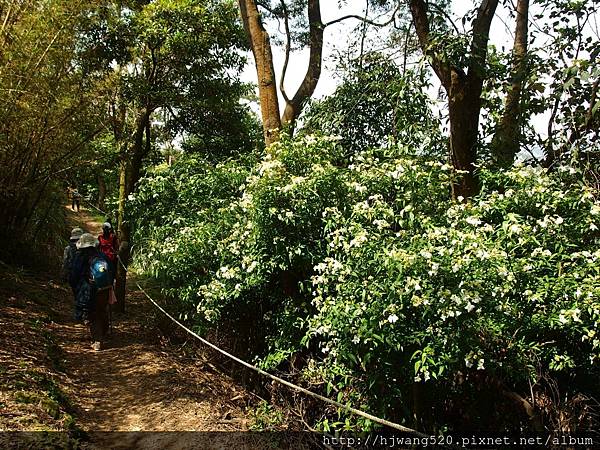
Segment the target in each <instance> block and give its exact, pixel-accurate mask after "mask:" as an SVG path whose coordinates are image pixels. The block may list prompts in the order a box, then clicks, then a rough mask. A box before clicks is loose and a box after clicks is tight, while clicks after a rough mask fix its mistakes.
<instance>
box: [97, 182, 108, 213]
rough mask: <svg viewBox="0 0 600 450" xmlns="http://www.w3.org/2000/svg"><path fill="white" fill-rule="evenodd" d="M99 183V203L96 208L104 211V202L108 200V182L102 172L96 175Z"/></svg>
mask: <svg viewBox="0 0 600 450" xmlns="http://www.w3.org/2000/svg"><path fill="white" fill-rule="evenodd" d="M96 180H97V181H98V202H97V204H96V206H97V207H98V209H99V210H101V211H104V206H105V205H104V201H105V199H106V181H105V180H104V177H103V176H102V174H101V173H100V172H98V175H96Z"/></svg>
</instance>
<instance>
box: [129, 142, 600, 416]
mask: <svg viewBox="0 0 600 450" xmlns="http://www.w3.org/2000/svg"><path fill="white" fill-rule="evenodd" d="M579 176H580V174H579V173H578V172H577V170H576V169H573V168H569V167H563V168H560V169H559V170H558V171H557V172H556V173H548V172H547V171H546V170H544V169H540V168H534V167H518V168H515V169H512V170H508V171H500V172H487V171H485V170H482V172H481V179H482V182H483V188H482V191H481V194H480V195H479V196H478V197H477V198H475V199H472V200H471V201H465V200H464V199H460V198H459V199H458V201H457V202H454V201H452V200H451V198H450V193H449V185H450V182H451V180H452V177H453V173H452V171H451V167H450V166H449V165H447V164H444V163H441V162H439V161H435V160H428V159H426V158H423V157H415V156H412V155H410V154H409V152H408V151H407V150H406V149H404V148H402V147H391V148H383V149H374V150H368V151H365V152H362V153H358V154H356V155H354V156H352V157H351V158H349V159H345V157H344V155H343V153H342V150H341V149H340V147H339V146H338V144H337V142H336V139H335V138H327V137H321V138H316V137H313V136H306V137H303V138H301V139H298V140H290V139H284V140H282V141H281V142H279V143H277V144H275V145H273V146H272V147H270V148H269V149H268V152H267V153H266V154H265V156H264V157H263V158H262V160H261V161H259V162H257V163H256V164H252V161H244V162H242V161H230V162H228V163H225V164H220V165H217V166H210V165H208V164H199V163H198V162H197V161H193V160H192V162H190V161H188V160H183V161H181V162H178V163H177V164H176V165H175V166H174V167H173V168H170V169H161V170H157V172H156V173H155V174H153V175H152V176H151V177H149V178H148V179H146V180H144V182H143V183H142V185H141V187H140V193H139V194H138V196H137V197H136V198H135V199H134V200H133V203H134V205H135V207H136V209H135V211H136V212H135V215H136V218H137V223H138V239H142V238H146V239H147V240H146V241H145V243H144V245H143V247H142V248H141V249H140V251H139V252H138V253H137V261H138V264H139V265H140V266H141V267H142V268H144V269H145V270H146V271H147V272H148V273H151V274H153V275H154V276H155V277H157V278H159V279H160V280H162V281H163V283H164V285H165V286H167V291H168V293H169V294H171V295H172V296H173V297H176V298H178V299H179V300H180V302H181V304H182V305H184V306H183V307H182V310H183V311H184V314H185V315H186V318H189V319H191V320H193V321H195V323H196V324H200V325H203V326H214V325H216V324H218V323H219V322H220V321H222V320H224V318H231V317H236V315H238V316H240V317H241V316H243V317H246V316H245V315H242V313H241V311H242V310H243V309H244V308H245V309H246V310H247V309H248V308H250V309H253V310H254V311H255V312H256V313H257V316H256V317H257V322H256V323H254V324H251V325H255V326H257V327H260V330H261V333H262V337H263V338H264V339H265V340H266V342H267V345H266V346H265V347H264V348H261V349H260V350H258V355H257V356H258V357H259V358H260V360H261V362H262V365H263V366H264V367H268V368H275V367H278V366H279V365H281V364H282V363H284V362H286V361H288V360H289V357H290V355H292V354H294V353H297V354H303V355H304V361H305V362H304V364H303V366H302V375H303V379H304V381H305V382H306V383H314V384H319V385H322V384H323V383H324V384H325V386H327V392H328V393H330V391H331V390H336V391H337V393H338V394H337V395H338V399H340V400H344V401H347V402H350V403H352V404H353V405H354V406H357V407H366V408H368V409H369V410H371V411H372V412H374V413H377V414H382V415H385V416H386V417H391V418H395V419H396V420H401V418H405V419H406V418H408V417H409V416H410V415H411V413H410V411H408V410H406V409H404V406H403V405H405V404H407V403H408V399H409V398H410V395H411V394H410V392H411V387H413V386H414V384H418V385H425V386H429V388H430V389H431V390H433V391H434V392H442V391H443V392H445V393H446V396H447V397H452V396H455V397H456V396H460V392H461V389H463V387H461V386H460V382H459V381H457V380H458V379H459V378H461V377H462V378H465V377H467V378H468V377H471V379H476V377H475V376H476V375H478V374H485V375H486V376H487V377H490V378H493V379H495V380H500V381H499V382H501V383H502V385H504V386H510V387H511V388H514V389H515V390H522V391H523V392H524V393H525V392H529V385H528V383H529V382H532V383H535V382H536V381H537V380H538V379H539V377H540V376H541V375H542V374H552V376H554V377H557V378H559V379H565V380H569V383H570V384H569V385H568V386H569V389H570V390H571V392H576V391H577V389H579V387H578V386H581V389H588V390H589V389H592V390H593V389H596V390H597V387H598V386H597V385H596V386H595V388H593V387H592V388H590V387H589V386H590V385H593V383H591V380H593V379H597V377H598V375H600V373H599V370H598V367H599V361H600V338H599V337H598V335H597V328H598V324H599V321H600V300H599V298H600V282H599V276H600V261H599V259H600V247H599V245H598V244H599V242H600V234H599V232H598V226H600V224H599V218H600V202H598V201H597V200H596V199H595V198H594V193H593V192H592V191H591V190H590V189H589V188H588V187H586V186H585V185H584V184H582V183H581V182H579V181H578V179H579V178H580V177H579ZM150 204H153V205H156V206H153V207H152V208H150V207H149V205H150ZM149 230H152V231H149ZM594 377H595V378H594ZM586 386H587V387H586ZM594 393H596V394H597V392H589V391H588V392H587V394H588V395H589V394H594ZM432 402H433V403H435V399H433V400H432ZM438 403H439V401H438ZM433 407H434V406H432V408H433ZM348 424H349V426H351V424H350V423H349V422H348ZM438 425H440V424H439V423H438ZM360 426H361V427H368V426H369V425H368V424H367V423H360Z"/></svg>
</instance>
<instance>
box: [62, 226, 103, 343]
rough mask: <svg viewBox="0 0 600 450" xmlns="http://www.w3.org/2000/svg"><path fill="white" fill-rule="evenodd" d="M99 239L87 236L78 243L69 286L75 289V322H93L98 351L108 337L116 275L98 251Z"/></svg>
mask: <svg viewBox="0 0 600 450" xmlns="http://www.w3.org/2000/svg"><path fill="white" fill-rule="evenodd" d="M98 244H99V243H98V240H97V239H96V238H95V237H94V236H93V235H91V234H90V233H84V234H82V235H81V237H80V238H79V240H78V241H77V244H76V246H77V253H76V254H75V260H74V261H73V264H72V266H71V272H70V275H69V284H70V285H71V287H72V288H73V289H74V290H75V299H76V300H75V319H76V320H82V321H83V322H84V323H89V325H90V333H91V335H92V341H93V343H92V349H93V350H95V351H98V350H100V349H101V348H102V343H103V341H104V340H105V338H106V335H107V332H108V327H109V321H108V302H109V287H110V286H111V285H112V278H111V277H112V275H111V273H110V268H109V264H108V262H107V260H106V258H105V256H104V255H103V254H102V253H101V252H100V251H99V250H98V249H97V247H98Z"/></svg>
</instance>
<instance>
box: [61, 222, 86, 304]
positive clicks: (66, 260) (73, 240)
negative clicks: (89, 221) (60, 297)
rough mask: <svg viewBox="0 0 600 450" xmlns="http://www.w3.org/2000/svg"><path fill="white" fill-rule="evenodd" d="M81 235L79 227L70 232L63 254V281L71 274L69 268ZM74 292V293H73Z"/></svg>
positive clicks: (67, 279) (81, 231)
mask: <svg viewBox="0 0 600 450" xmlns="http://www.w3.org/2000/svg"><path fill="white" fill-rule="evenodd" d="M82 234H83V230H82V229H81V228H79V227H77V228H73V229H72V230H71V237H70V238H69V245H67V246H66V247H65V251H64V252H63V266H62V278H63V280H65V281H69V273H70V272H71V266H72V265H73V260H74V259H75V253H76V252H77V247H76V245H75V244H77V241H78V240H79V238H80V237H81V235H82ZM73 292H74V291H73Z"/></svg>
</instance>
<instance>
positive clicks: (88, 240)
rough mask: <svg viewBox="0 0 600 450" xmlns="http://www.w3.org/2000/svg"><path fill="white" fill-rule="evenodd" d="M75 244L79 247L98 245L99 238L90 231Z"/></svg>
mask: <svg viewBox="0 0 600 450" xmlns="http://www.w3.org/2000/svg"><path fill="white" fill-rule="evenodd" d="M75 245H76V246H77V248H89V247H96V246H97V245H98V239H96V238H95V237H94V236H93V235H91V234H90V233H83V234H82V235H81V237H80V238H79V240H78V241H77V244H75Z"/></svg>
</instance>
